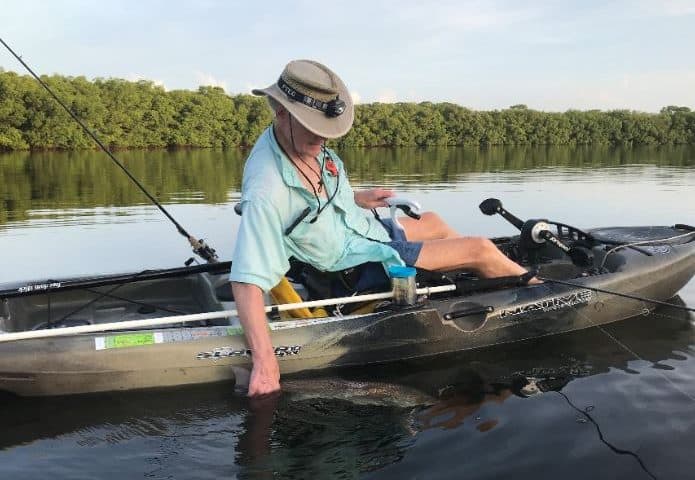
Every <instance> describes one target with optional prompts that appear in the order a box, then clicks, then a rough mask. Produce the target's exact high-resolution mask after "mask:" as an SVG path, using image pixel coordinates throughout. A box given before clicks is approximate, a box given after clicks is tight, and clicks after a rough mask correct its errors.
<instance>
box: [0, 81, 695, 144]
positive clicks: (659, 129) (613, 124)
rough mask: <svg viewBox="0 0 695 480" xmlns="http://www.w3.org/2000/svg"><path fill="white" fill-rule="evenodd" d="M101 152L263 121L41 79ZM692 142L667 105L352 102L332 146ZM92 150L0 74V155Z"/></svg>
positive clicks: (242, 109) (185, 94)
mask: <svg viewBox="0 0 695 480" xmlns="http://www.w3.org/2000/svg"><path fill="white" fill-rule="evenodd" d="M42 78H43V80H44V81H46V83H48V84H49V85H50V86H51V88H52V89H53V90H54V91H55V92H56V94H57V95H58V96H59V97H60V98H61V99H63V101H64V102H66V103H67V104H68V105H69V106H70V108H71V109H72V110H73V111H74V112H75V113H76V114H77V115H78V117H79V118H81V119H82V120H84V121H85V122H86V123H87V124H88V125H89V126H90V127H91V128H92V129H93V130H94V131H95V132H96V133H97V135H98V136H99V137H100V138H101V140H102V141H103V142H104V143H106V144H107V145H109V146H110V147H111V148H176V147H202V148H209V147H240V146H241V147H244V146H249V145H252V144H253V142H254V141H255V139H256V137H257V136H258V135H259V134H260V132H261V131H262V130H263V129H264V128H265V127H266V126H267V125H268V124H269V122H270V121H271V114H270V111H269V109H268V108H267V106H266V104H265V101H264V100H263V99H261V98H257V97H253V96H251V95H233V96H229V95H227V94H226V93H225V92H224V90H223V89H221V88H219V87H209V86H208V87H200V88H198V90H196V91H190V90H172V91H166V90H165V89H164V88H162V87H160V86H157V85H155V84H154V83H153V82H150V81H135V82H131V81H126V80H121V79H96V80H94V81H90V80H87V79H86V78H84V77H65V76H61V75H52V76H44V77H42ZM693 143H695V112H693V111H691V110H690V109H689V108H688V107H679V106H668V107H664V108H663V109H662V110H661V112H659V113H643V112H636V111H630V110H613V111H599V110H589V111H578V110H569V111H566V112H562V113H560V112H541V111H537V110H532V109H529V108H527V107H526V106H525V105H514V106H512V107H510V108H508V109H504V110H493V111H473V110H470V109H467V108H464V107H461V106H459V105H455V104H452V103H430V102H423V103H417V104H415V103H393V104H383V103H372V104H364V105H358V106H357V108H356V112H355V125H354V127H353V129H352V130H351V131H350V133H349V134H348V135H346V136H345V137H343V138H341V139H340V140H338V141H337V144H338V146H341V147H346V146H359V147H363V146H434V145H466V146H485V145H589V144H592V145H635V144H643V145H659V144H693ZM94 146H95V145H94V143H93V141H92V140H91V139H89V138H88V137H87V135H85V134H84V133H83V132H82V130H81V129H80V127H79V125H77V123H76V122H74V121H73V120H72V119H70V117H69V115H68V114H67V113H66V112H65V111H64V110H63V109H62V108H61V107H60V106H59V105H58V104H57V103H56V102H55V100H53V99H52V98H51V97H50V96H49V95H48V94H47V93H46V92H45V91H44V90H43V89H42V88H41V86H40V85H39V84H38V83H37V82H36V81H35V80H33V79H32V78H31V77H29V76H26V75H18V74H16V73H13V72H4V71H2V70H0V150H29V149H32V150H33V149H67V150H73V149H86V148H94Z"/></svg>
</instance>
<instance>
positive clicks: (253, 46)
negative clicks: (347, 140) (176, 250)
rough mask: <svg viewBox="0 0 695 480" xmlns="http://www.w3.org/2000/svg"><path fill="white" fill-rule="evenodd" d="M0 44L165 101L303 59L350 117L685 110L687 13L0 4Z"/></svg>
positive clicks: (544, 2) (442, 4) (274, 4)
mask: <svg viewBox="0 0 695 480" xmlns="http://www.w3.org/2000/svg"><path fill="white" fill-rule="evenodd" d="M0 37H1V38H3V40H5V42H7V43H8V44H9V45H10V46H11V47H12V48H13V49H14V50H15V51H17V52H18V53H19V54H20V55H22V57H23V59H24V61H26V62H27V63H28V64H29V65H30V66H31V67H32V68H33V69H34V70H35V71H37V72H38V73H40V74H44V73H45V74H52V73H57V74H61V75H69V76H80V75H83V76H85V77H87V78H89V79H93V78H97V77H102V78H108V77H117V78H125V79H128V80H137V79H147V80H152V81H154V82H156V83H158V84H161V85H163V86H164V87H165V88H166V89H167V90H173V89H182V88H183V89H197V88H198V86H200V85H216V86H220V87H223V88H224V89H225V90H226V91H227V92H228V93H229V94H239V93H250V91H251V89H252V88H256V87H265V86H267V85H269V84H271V83H272V82H274V81H275V80H277V78H278V76H279V75H280V72H281V71H282V69H283V67H284V65H285V64H286V63H287V62H288V61H289V60H292V59H297V58H311V59H315V60H318V61H320V62H322V63H325V64H326V65H328V66H329V67H330V68H331V69H333V70H334V71H335V72H336V73H338V75H340V77H341V78H342V79H343V80H344V81H345V83H346V84H347V85H348V88H349V89H350V91H351V93H352V95H353V98H354V99H355V100H356V101H357V102H361V103H369V102H376V101H378V102H399V101H405V102H420V101H431V102H444V101H446V102H453V103H457V104H459V105H463V106H465V107H469V108H473V109H477V110H491V109H500V108H506V107H509V106H511V105H515V104H526V105H527V106H528V107H529V108H534V109H538V110H545V111H565V110H568V109H581V110H587V109H594V108H597V109H601V110H610V109H622V108H625V109H631V110H640V111H647V112H657V111H659V110H660V109H661V108H662V107H663V106H667V105H683V106H689V107H690V108H695V0H617V1H594V0H575V1H550V0H538V1H523V0H517V1H506V0H488V1H468V0H429V1H428V0H416V1H411V0H397V1H389V0H371V1H362V0H352V1H349V2H348V1H345V2H342V1H333V2H331V1H323V2H316V1H305V0H291V1H275V0H265V1H263V2H254V1H234V0H227V1H222V0H220V1H218V0H196V1H193V0H190V1H182V0H167V1H160V0H121V1H118V0H110V1H95V0H52V1H47V0H41V1H37V0H2V8H0ZM0 49H1V51H0V68H2V69H4V70H6V71H15V72H20V73H25V72H23V70H22V66H21V65H20V64H19V63H18V62H17V61H16V60H15V59H14V58H12V57H11V56H10V54H9V52H7V51H5V50H4V49H3V48H2V47H1V46H0Z"/></svg>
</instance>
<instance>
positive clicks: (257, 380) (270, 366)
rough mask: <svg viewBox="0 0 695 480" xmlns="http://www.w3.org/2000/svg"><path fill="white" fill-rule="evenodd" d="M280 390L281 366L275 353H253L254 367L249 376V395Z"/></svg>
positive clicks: (253, 395)
mask: <svg viewBox="0 0 695 480" xmlns="http://www.w3.org/2000/svg"><path fill="white" fill-rule="evenodd" d="M278 391H280V367H279V366H278V360H277V358H275V354H274V353H273V352H271V353H270V354H264V355H257V354H255V353H254V354H253V369H252V370H251V377H250V378H249V393H248V395H249V397H256V396H261V395H269V394H271V393H275V392H278Z"/></svg>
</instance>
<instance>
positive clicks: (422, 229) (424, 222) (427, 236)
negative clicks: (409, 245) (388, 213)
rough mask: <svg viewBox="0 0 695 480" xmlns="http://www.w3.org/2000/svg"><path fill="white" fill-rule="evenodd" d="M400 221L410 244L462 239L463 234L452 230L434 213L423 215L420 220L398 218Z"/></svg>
mask: <svg viewBox="0 0 695 480" xmlns="http://www.w3.org/2000/svg"><path fill="white" fill-rule="evenodd" d="M398 221H399V222H400V223H401V225H403V228H404V229H405V238H407V239H408V241H410V242H422V241H425V240H438V239H443V238H458V237H461V234H459V233H458V232H457V231H456V230H454V229H453V228H451V227H450V226H449V225H448V224H447V223H446V222H445V221H444V220H443V219H442V217H440V216H439V215H437V214H436V213H434V212H425V213H423V214H422V217H421V218H420V220H415V219H414V218H410V217H398Z"/></svg>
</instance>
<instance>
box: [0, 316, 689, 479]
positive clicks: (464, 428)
mask: <svg viewBox="0 0 695 480" xmlns="http://www.w3.org/2000/svg"><path fill="white" fill-rule="evenodd" d="M693 320H694V319H693V317H692V316H691V315H690V314H688V313H686V312H683V311H678V310H674V309H664V308H662V309H659V310H657V311H656V312H655V313H654V314H652V315H650V316H647V317H638V318H635V319H631V320H627V321H624V322H620V323H617V324H613V325H610V326H607V327H604V329H605V330H606V332H608V333H610V334H611V335H612V336H613V337H615V338H616V339H618V340H619V341H620V342H621V344H622V345H624V346H626V347H628V348H629V349H626V348H624V347H622V346H620V345H618V344H617V343H616V342H615V341H614V340H612V339H611V338H609V337H608V336H607V335H606V334H605V333H604V332H602V331H601V330H599V329H590V330H586V331H582V332H576V333H574V334H569V335H561V336H554V337H552V338H547V339H538V340H534V341H529V342H520V343H517V344H512V345H508V346H503V347H497V348H494V349H487V350H480V351H473V352H465V353H460V354H456V355H448V356H443V357H437V358H434V359H430V360H419V361H408V362H401V363H394V364H387V365H382V366H371V367H369V368H364V369H342V370H340V371H335V372H330V373H329V374H322V375H320V376H315V377H314V378H304V379H297V382H300V381H304V382H312V381H314V382H318V385H321V386H322V387H326V386H328V387H327V388H326V389H325V390H323V391H319V390H318V389H315V390H314V392H313V394H312V395H309V396H308V397H306V396H305V397H302V396H297V395H292V392H291V391H290V392H288V393H285V394H283V395H282V396H281V397H275V398H271V399H268V400H267V401H262V402H254V403H250V402H249V401H248V399H246V398H245V397H243V396H241V395H239V394H234V393H233V388H232V386H231V385H229V384H218V385H209V386H203V387H193V388H185V389H176V390H164V391H151V392H132V393H123V394H102V395H91V396H84V397H71V398H52V399H13V398H5V399H3V400H2V408H1V409H0V424H2V425H3V428H2V429H1V430H0V473H2V474H3V478H33V477H35V476H37V475H39V474H40V473H41V472H44V471H46V469H48V468H51V469H52V472H54V473H55V475H54V477H55V478H74V477H75V474H76V472H79V474H80V475H82V476H87V477H88V476H90V475H91V476H95V475H97V476H99V477H100V478H125V477H131V476H139V475H141V474H142V473H145V474H146V475H148V476H153V477H157V478H161V477H172V476H173V477H175V478H179V477H184V478H189V477H191V474H192V472H195V474H196V475H195V476H196V478H213V477H216V476H217V477H219V476H220V475H225V476H230V475H234V476H237V477H240V478H266V477H271V478H276V477H278V476H279V477H281V478H329V477H331V478H333V477H347V478H354V477H356V476H357V475H358V474H369V473H370V472H372V473H374V474H375V475H376V476H379V475H380V474H382V473H386V474H388V475H394V476H406V477H407V476H409V474H410V475H413V474H414V473H413V471H411V470H410V469H411V468H419V469H420V470H422V469H423V468H425V466H427V465H433V463H432V462H441V463H439V464H437V463H434V465H435V467H434V468H435V470H436V471H438V472H439V473H440V474H442V475H443V474H444V472H450V473H451V474H452V475H453V474H454V472H456V473H457V475H458V474H465V471H468V475H469V476H470V475H472V473H471V472H476V474H475V475H473V476H478V477H481V478H492V477H494V472H492V471H490V470H489V462H490V461H491V459H492V458H493V457H491V456H490V455H491V452H490V448H492V447H491V444H490V442H491V441H493V443H494V444H495V445H496V447H494V448H495V455H496V456H497V457H495V458H497V460H495V464H497V465H498V468H499V474H500V475H502V476H509V475H511V474H512V473H513V472H514V471H515V470H516V469H517V468H518V465H516V464H517V463H518V461H519V459H520V458H521V457H523V458H524V459H525V460H524V462H525V463H524V465H525V466H524V468H526V469H527V473H530V472H532V471H533V470H534V468H538V467H539V466H543V467H544V468H551V470H552V466H553V465H554V462H555V463H557V462H560V461H564V460H561V459H563V458H564V457H563V456H564V455H565V451H566V450H567V449H568V448H570V449H571V448H575V447H576V444H577V443H578V442H579V443H580V444H582V445H591V448H588V447H585V448H584V451H583V453H582V455H580V456H579V457H578V458H577V459H575V461H579V460H580V459H581V458H584V460H586V459H587V458H596V459H597V463H596V465H598V466H600V467H601V468H604V467H605V468H607V470H605V471H615V467H614V466H612V465H611V462H616V460H614V458H613V457H614V455H615V454H614V453H613V452H611V451H610V450H609V449H608V448H607V447H606V446H605V445H604V444H601V443H600V442H599V441H598V438H597V437H596V434H595V431H593V430H592V429H582V430H577V429H579V428H581V424H580V423H578V421H577V414H576V412H574V411H572V410H570V409H568V407H567V404H566V403H565V402H564V401H563V400H562V399H560V398H559V396H558V395H557V393H554V392H556V391H559V392H563V393H564V394H566V395H568V397H571V398H576V399H578V400H577V402H578V404H579V405H582V406H586V405H587V404H589V403H590V402H595V401H596V398H595V396H596V395H597V394H596V390H595V388H596V387H594V389H589V390H586V389H585V388H583V387H582V385H588V384H590V383H594V384H596V385H599V386H600V387H599V388H600V389H603V391H610V390H611V388H610V386H609V385H608V384H606V383H605V382H606V381H607V380H606V379H607V378H614V379H617V380H618V381H620V382H629V383H628V391H629V392H635V393H629V394H628V396H627V397H626V400H633V399H634V398H635V396H637V395H646V400H650V399H651V398H652V397H653V399H654V400H656V399H661V398H664V397H665V398H668V399H669V402H670V405H669V407H668V408H669V411H688V410H691V409H692V402H691V401H689V400H687V399H686V397H685V396H683V395H681V394H680V393H679V392H677V391H674V387H673V385H677V386H678V388H684V389H685V393H688V392H689V394H690V395H691V396H692V395H693V394H694V393H695V392H693V390H692V387H691V384H689V383H688V382H687V381H685V380H687V373H684V371H685V372H687V371H688V369H690V371H692V369H693V368H694V367H693V348H694V344H695V333H694V331H693V325H692V323H691V322H692V321H693ZM635 354H637V356H638V357H639V358H636V357H635ZM665 367H666V368H668V370H664V368H665ZM611 372H624V374H623V375H622V376H617V377H616V376H615V373H611ZM606 374H610V375H612V376H613V377H610V376H609V377H604V376H605V375H606ZM325 375H330V377H329V378H330V380H329V381H327V380H326V378H325ZM683 375H686V378H685V379H681V380H683V381H679V377H680V376H683ZM664 379H669V380H670V383H669V382H666V381H664ZM577 380H582V381H581V382H577ZM360 382H361V383H360ZM295 385H301V384H300V383H297V384H295ZM331 385H332V387H331ZM350 385H352V386H354V388H356V390H355V391H354V392H353V393H352V394H351V393H350V392H349V391H347V392H346V388H344V387H345V386H350ZM360 385H362V386H363V387H364V388H372V387H374V386H378V388H385V386H386V385H389V386H390V387H389V390H388V394H389V395H391V396H398V395H399V393H398V392H399V389H403V390H402V391H403V392H404V398H399V399H398V401H394V399H393V398H388V397H383V398H381V400H380V399H379V397H378V396H371V397H367V396H365V394H363V393H362V392H359V391H358V390H357V389H359V388H360V387H359V386H360ZM534 387H535V388H534ZM414 391H418V392H420V393H421V395H419V396H414V395H412V392H414ZM585 391H586V392H587V393H588V394H589V395H593V396H594V398H592V397H586V396H585V395H586V394H585ZM638 391H639V392H640V393H639V394H637V393H636V392H638ZM591 392H593V393H591ZM351 397H354V398H358V397H359V399H360V401H356V402H353V401H351ZM365 398H369V399H370V400H369V401H367V402H365V401H364V399H365ZM406 399H410V400H409V401H406ZM634 401H635V402H638V403H639V402H640V401H644V399H643V400H640V399H635V400H634ZM582 402H583V403H582ZM599 406H601V405H600V404H599ZM616 406H618V407H619V408H622V409H625V410H629V409H630V408H634V406H633V405H631V404H630V403H629V402H627V403H625V404H620V405H618V404H616ZM603 407H604V409H605V405H603ZM665 414H666V413H665V412H662V411H660V410H659V409H656V410H654V409H650V410H646V411H642V416H641V418H640V422H639V424H638V425H636V427H635V428H637V429H638V431H639V432H640V435H641V437H642V440H641V441H646V439H648V438H655V439H659V440H658V441H659V442H661V441H663V438H664V433H665V432H669V431H670V434H671V435H672V439H671V442H673V443H674V444H681V443H684V442H683V438H682V435H683V433H681V434H677V433H676V432H675V431H673V430H672V429H671V430H669V428H670V427H669V426H668V425H664V423H663V422H662V421H661V420H660V419H661V418H663V416H664V415H665ZM598 417H599V422H602V423H603V424H604V425H605V424H609V425H605V426H606V427H611V426H612V425H610V422H611V418H610V417H605V416H604V417H603V418H602V419H601V416H600V415H599V416H598ZM693 422H695V420H691V419H689V418H681V419H680V426H681V427H682V428H685V429H686V430H680V432H687V431H688V428H689V427H693V426H695V425H693ZM510 424H512V425H516V426H515V427H514V428H512V429H511V430H510ZM568 424H569V426H571V425H575V428H574V429H573V428H568ZM522 427H523V428H522ZM534 428H535V429H538V430H540V431H542V432H543V436H540V437H538V436H533V434H532V433H529V431H528V429H531V430H533V429H534ZM623 428H624V429H626V427H624V426H623ZM611 433H612V439H613V440H614V441H617V442H620V441H621V438H620V435H618V434H617V433H618V432H616V431H615V429H613V430H612V431H611ZM451 435H456V437H451ZM622 441H623V443H626V444H627V445H624V446H626V447H629V446H630V444H629V442H628V441H627V440H622ZM433 442H434V443H433ZM685 445H688V443H687V442H685ZM512 447H513V448H512ZM433 448H435V450H432V449H433ZM587 448H588V450H587ZM672 448H678V447H677V446H676V445H673V447H672ZM47 449H49V450H50V451H51V452H52V454H51V455H48V456H47V455H44V454H42V453H41V452H45V451H47ZM461 455H464V458H465V459H466V461H465V462H463V463H462V462H461V458H462V457H461ZM587 455H588V457H587ZM582 456H583V457H582ZM651 460H652V464H653V463H654V462H655V459H653V458H652V459H651ZM567 461H572V460H571V459H569V460H567ZM620 462H624V465H625V467H624V468H626V469H628V470H629V471H632V470H631V469H634V468H637V467H635V466H634V465H632V463H630V462H628V461H627V460H620ZM478 464H480V465H481V468H480V469H476V468H475V467H476V465H478ZM55 465H61V467H60V469H58V470H57V471H56V470H53V467H54V466H55ZM505 465H506V467H505ZM621 465H622V464H621ZM482 466H485V468H487V469H488V470H485V469H483V468H482ZM598 466H597V468H598ZM674 468H675V467H674ZM467 469H469V470H467ZM633 473H634V472H633ZM570 476H571V475H570ZM618 476H619V475H618Z"/></svg>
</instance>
